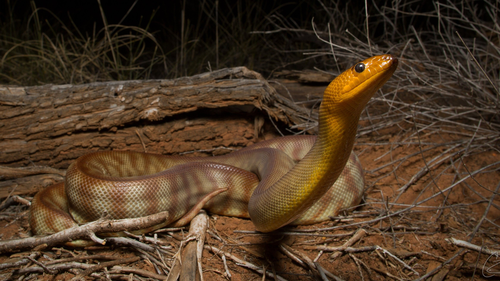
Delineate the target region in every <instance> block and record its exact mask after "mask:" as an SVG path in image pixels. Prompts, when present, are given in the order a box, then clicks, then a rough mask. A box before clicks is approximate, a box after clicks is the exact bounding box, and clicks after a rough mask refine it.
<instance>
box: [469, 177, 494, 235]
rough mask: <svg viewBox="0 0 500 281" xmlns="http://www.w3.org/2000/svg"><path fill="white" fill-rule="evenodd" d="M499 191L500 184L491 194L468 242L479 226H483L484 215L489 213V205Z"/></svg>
mask: <svg viewBox="0 0 500 281" xmlns="http://www.w3.org/2000/svg"><path fill="white" fill-rule="evenodd" d="M499 190H500V183H498V185H497V187H496V188H495V191H494V192H493V194H491V197H490V201H489V202H488V206H487V207H486V209H485V210H484V213H483V216H482V217H481V219H480V220H479V222H478V223H477V225H476V227H475V228H474V230H473V231H472V233H471V234H470V238H469V242H470V241H472V239H473V238H474V236H475V235H476V233H477V231H478V230H479V227H480V226H481V224H483V222H484V220H485V219H486V215H487V214H488V212H489V211H490V208H491V204H493V199H495V195H496V194H498V191H499Z"/></svg>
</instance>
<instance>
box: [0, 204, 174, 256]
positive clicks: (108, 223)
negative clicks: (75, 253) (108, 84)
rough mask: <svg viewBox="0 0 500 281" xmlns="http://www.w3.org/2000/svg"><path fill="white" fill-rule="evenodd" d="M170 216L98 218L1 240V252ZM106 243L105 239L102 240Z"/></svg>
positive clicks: (140, 225) (130, 227)
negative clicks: (36, 234) (38, 234)
mask: <svg viewBox="0 0 500 281" xmlns="http://www.w3.org/2000/svg"><path fill="white" fill-rule="evenodd" d="M167 216H168V212H162V213H158V214H154V215H151V216H147V217H142V218H135V219H123V220H98V221H95V222H90V223H88V224H85V225H82V226H79V227H74V228H69V229H66V230H63V231H60V232H58V233H55V234H52V235H49V236H45V237H30V238H24V239H17V240H10V241H5V242H0V253H5V252H8V251H16V250H21V249H27V248H33V247H36V246H38V245H42V244H46V245H47V247H51V246H54V245H57V244H62V243H66V242H71V241H75V240H79V239H90V237H91V236H95V233H109V232H120V231H125V230H128V231H133V230H140V229H145V228H147V227H150V226H153V225H156V224H159V223H162V222H163V221H165V219H166V218H167ZM100 241H102V242H101V243H105V240H100Z"/></svg>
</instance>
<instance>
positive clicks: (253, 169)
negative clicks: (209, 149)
mask: <svg viewBox="0 0 500 281" xmlns="http://www.w3.org/2000/svg"><path fill="white" fill-rule="evenodd" d="M396 67H397V59H396V58H394V57H392V56H391V55H382V56H375V57H372V58H369V59H366V60H364V61H362V62H360V63H358V64H356V65H355V66H353V67H351V68H350V69H348V70H346V71H345V72H344V73H342V74H341V75H339V76H338V77H337V78H336V79H335V80H333V81H332V82H331V83H330V85H329V86H328V88H327V89H326V90H325V93H324V96H323V102H322V104H321V106H320V111H319V134H318V136H317V137H315V136H291V137H284V138H278V139H273V140H269V141H264V142H261V143H257V144H255V145H252V146H249V147H247V148H244V149H242V150H240V151H237V152H234V153H231V154H228V155H224V156H217V157H210V158H206V157H180V156H162V155H156V154H145V153H138V152H125V151H106V152H96V153H91V154H87V155H84V156H82V157H80V158H78V159H77V160H76V162H75V163H73V164H71V166H70V167H69V168H68V171H67V174H66V179H65V182H64V183H61V184H57V185H54V186H51V187H48V188H46V189H44V190H42V191H40V192H39V193H38V194H37V195H36V196H35V198H34V199H33V202H32V206H31V209H30V225H31V229H32V232H33V233H34V234H37V235H38V234H49V233H55V232H58V231H61V230H63V229H66V228H70V227H73V226H76V225H79V224H84V223H87V222H90V221H94V220H97V219H99V218H101V217H103V216H107V217H110V218H114V219H121V218H134V217H141V216H147V215H151V214H155V213H158V212H162V211H168V218H167V220H166V221H165V223H163V224H161V225H157V226H155V227H154V228H159V227H163V226H165V225H171V224H173V223H176V224H177V225H180V224H185V223H187V222H189V221H190V219H191V218H192V216H194V215H195V214H196V213H197V211H198V210H199V209H200V208H204V209H207V210H209V211H210V212H213V213H217V214H221V215H229V216H239V217H250V218H251V219H252V222H253V223H254V225H255V227H256V229H257V230H259V231H262V232H268V231H272V230H275V229H278V228H280V227H281V226H284V225H286V224H289V223H293V224H309V223H314V222H318V221H322V220H326V219H328V216H332V215H335V214H336V213H337V212H338V211H339V210H340V209H342V208H347V207H350V206H353V205H355V204H358V203H359V201H360V200H361V196H362V193H363V188H364V181H363V172H362V168H361V166H360V164H359V161H358V160H357V157H356V156H355V155H354V154H353V153H351V151H352V147H353V144H354V139H355V136H356V130H357V124H358V121H359V117H360V115H361V112H362V110H363V109H364V107H365V105H366V103H367V102H368V100H369V99H370V98H371V97H372V96H373V94H374V93H375V92H376V91H377V90H378V89H379V88H380V87H381V86H382V85H383V84H384V83H385V82H386V81H387V80H388V79H389V78H390V77H391V76H392V74H393V72H394V71H395V69H396ZM222 191H223V192H222ZM209 199H210V200H209ZM207 200H209V201H208V203H206V201H207Z"/></svg>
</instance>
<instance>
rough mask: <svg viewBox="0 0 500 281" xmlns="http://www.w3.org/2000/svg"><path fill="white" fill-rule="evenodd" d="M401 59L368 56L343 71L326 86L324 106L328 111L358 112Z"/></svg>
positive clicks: (352, 113) (389, 75)
mask: <svg viewBox="0 0 500 281" xmlns="http://www.w3.org/2000/svg"><path fill="white" fill-rule="evenodd" d="M397 66H398V59H397V58H395V57H393V56H391V55H381V56H374V57H371V58H368V59H366V60H364V61H362V62H359V63H357V64H355V65H353V66H352V67H351V68H349V69H348V70H346V71H345V72H343V73H342V74H340V75H339V76H338V77H337V78H336V79H335V80H333V81H332V82H331V83H330V85H329V86H328V88H326V90H325V93H324V96H323V106H324V107H325V109H326V110H327V111H329V112H330V113H332V112H331V111H337V113H339V112H338V111H339V110H340V111H341V112H345V113H349V114H350V115H354V116H356V115H359V114H361V111H362V110H363V109H364V107H365V105H366V103H368V101H369V100H370V98H371V97H372V96H373V95H374V94H375V92H376V91H377V90H378V89H380V87H382V85H384V84H385V82H387V80H389V78H391V76H392V74H393V73H394V71H395V70H396V68H397Z"/></svg>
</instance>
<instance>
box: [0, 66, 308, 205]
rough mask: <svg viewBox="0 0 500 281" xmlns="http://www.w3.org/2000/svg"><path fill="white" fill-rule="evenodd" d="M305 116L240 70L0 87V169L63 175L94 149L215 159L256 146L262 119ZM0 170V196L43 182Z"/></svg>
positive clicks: (303, 119) (293, 121)
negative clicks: (28, 169)
mask: <svg viewBox="0 0 500 281" xmlns="http://www.w3.org/2000/svg"><path fill="white" fill-rule="evenodd" d="M309 115H310V111H309V110H308V109H305V108H303V107H301V106H298V105H296V104H294V103H293V102H291V101H290V100H289V99H287V98H285V97H283V96H281V95H279V94H277V92H276V91H275V89H274V88H272V87H271V86H270V85H269V84H268V83H267V81H266V80H265V79H263V78H262V76H261V75H260V74H258V73H256V72H253V71H250V70H248V69H247V68H245V67H237V68H227V69H221V70H217V71H213V72H208V73H203V74H199V75H195V76H191V77H182V78H178V79H172V80H141V81H113V82H99V83H91V84H84V85H44V86H34V87H11V86H2V87H0V165H1V166H4V167H14V168H21V167H32V166H46V167H51V168H56V169H66V168H67V167H68V166H69V164H70V163H71V162H73V161H74V160H75V159H76V158H78V157H80V156H81V155H84V154H86V153H89V152H92V151H98V150H130V151H147V152H151V153H159V154H179V153H183V152H186V151H188V152H189V151H192V152H196V151H205V152H207V153H206V154H222V153H227V152H229V151H231V150H232V149H239V148H241V147H245V146H247V145H249V144H251V143H254V142H256V141H257V138H258V134H259V132H260V131H261V127H262V126H263V122H262V120H269V119H272V121H273V122H276V121H277V122H280V123H281V124H284V125H286V126H293V125H295V127H299V128H300V127H301V124H306V123H307V122H309V123H314V120H312V119H311V118H310V117H309ZM1 171H2V170H1V169H0V198H1V197H5V196H6V195H7V194H9V193H10V191H12V190H13V188H16V190H17V191H19V190H22V192H14V193H13V194H20V193H25V192H26V188H27V187H28V190H29V189H31V186H29V184H30V182H33V184H34V186H33V187H35V188H38V187H40V185H42V186H44V185H47V184H49V183H50V182H51V180H45V181H40V178H39V177H40V176H36V177H35V176H32V178H33V179H34V180H33V181H29V180H28V181H27V180H24V181H17V180H16V179H11V177H12V175H9V179H8V180H9V181H8V182H7V181H6V180H7V176H6V175H2V174H1ZM21 174H22V173H20V175H21ZM2 181H3V182H2Z"/></svg>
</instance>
